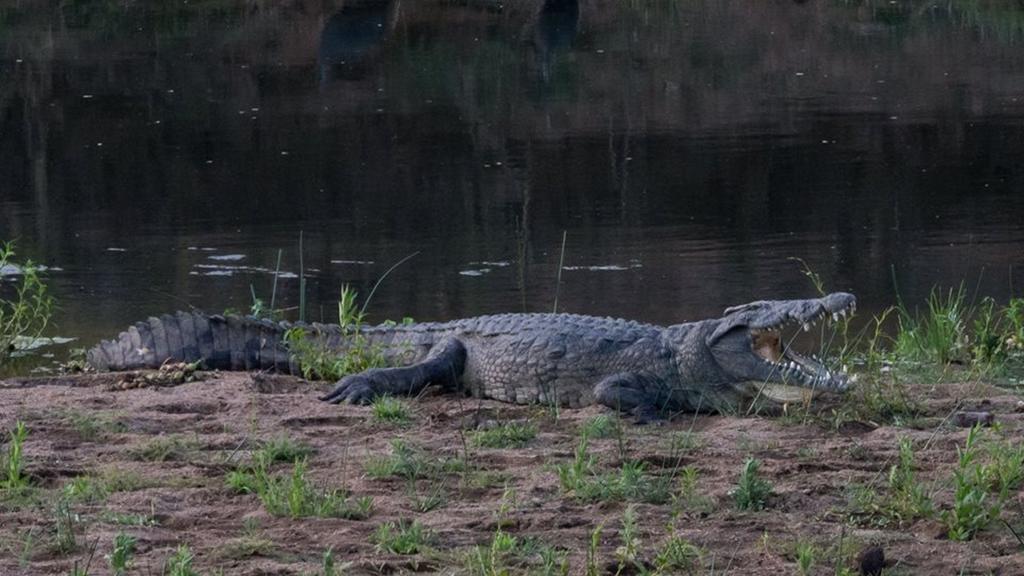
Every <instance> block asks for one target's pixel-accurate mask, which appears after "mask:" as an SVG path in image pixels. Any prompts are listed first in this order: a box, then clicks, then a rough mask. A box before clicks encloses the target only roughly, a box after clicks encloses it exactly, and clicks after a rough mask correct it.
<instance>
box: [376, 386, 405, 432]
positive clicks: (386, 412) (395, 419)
mask: <svg viewBox="0 0 1024 576" xmlns="http://www.w3.org/2000/svg"><path fill="white" fill-rule="evenodd" d="M370 412H371V413H372V414H373V419H374V420H376V421H377V422H383V423H385V424H397V425H399V426H404V425H406V424H408V423H409V422H410V421H412V411H411V410H410V409H409V403H408V402H406V401H405V400H402V399H400V398H395V397H394V396H391V395H390V394H383V395H381V396H377V397H376V398H374V399H373V402H371V403H370Z"/></svg>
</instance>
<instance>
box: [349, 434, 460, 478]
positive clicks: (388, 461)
mask: <svg viewBox="0 0 1024 576" xmlns="http://www.w3.org/2000/svg"><path fill="white" fill-rule="evenodd" d="M364 468H365V469H366V474H367V475H368V476H370V477H371V478H402V479H405V480H418V479H420V478H438V477H440V476H443V475H444V474H449V473H454V472H460V471H463V470H465V469H466V466H465V463H464V462H463V461H462V460H461V459H459V458H442V457H435V456H431V455H429V454H426V453H424V452H423V451H422V450H420V449H418V448H416V447H414V446H411V445H409V444H407V443H405V442H404V441H402V440H400V439H395V440H392V441H391V454H389V455H387V456H374V457H371V458H369V459H367V461H366V463H365V464H364Z"/></svg>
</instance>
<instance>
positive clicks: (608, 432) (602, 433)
mask: <svg viewBox="0 0 1024 576" xmlns="http://www.w3.org/2000/svg"><path fill="white" fill-rule="evenodd" d="M621 426H622V422H621V421H620V420H619V417H618V416H614V415H610V414H598V415H597V416H592V417H590V418H588V419H587V420H586V422H584V423H583V424H582V425H581V426H580V435H582V436H586V437H587V438H611V437H612V436H615V435H617V434H618V433H619V429H620V427H621Z"/></svg>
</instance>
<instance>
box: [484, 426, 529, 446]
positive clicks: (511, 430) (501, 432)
mask: <svg viewBox="0 0 1024 576" xmlns="http://www.w3.org/2000/svg"><path fill="white" fill-rule="evenodd" d="M536 436H537V426H536V425H535V424H532V423H529V422H503V423H501V424H499V425H497V426H495V427H493V428H488V429H486V430H478V431H476V432H474V433H473V435H472V438H473V444H474V445H476V446H481V447H484V448H522V447H523V446H526V444H527V443H528V442H529V441H530V440H533V439H534V438H535V437H536Z"/></svg>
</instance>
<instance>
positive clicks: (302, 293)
mask: <svg viewBox="0 0 1024 576" xmlns="http://www.w3.org/2000/svg"><path fill="white" fill-rule="evenodd" d="M305 321H306V268H305V266H304V265H303V257H302V230H299V322H305Z"/></svg>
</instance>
